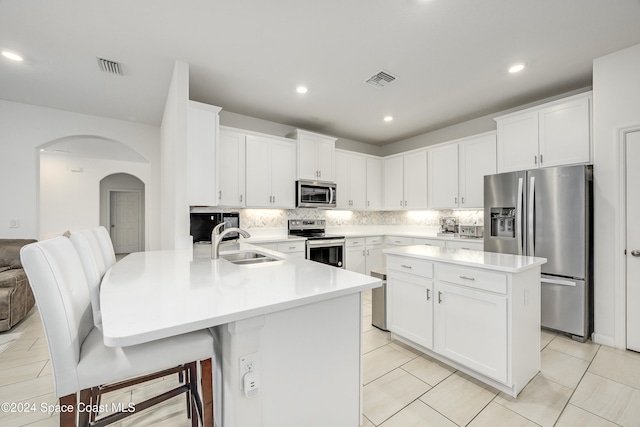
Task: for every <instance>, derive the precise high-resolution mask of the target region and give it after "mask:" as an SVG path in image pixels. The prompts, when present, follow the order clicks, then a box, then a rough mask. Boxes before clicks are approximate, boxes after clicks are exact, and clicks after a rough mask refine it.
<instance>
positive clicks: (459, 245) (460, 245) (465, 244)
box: [447, 239, 484, 251]
mask: <svg viewBox="0 0 640 427" xmlns="http://www.w3.org/2000/svg"><path fill="white" fill-rule="evenodd" d="M447 247H448V248H454V249H471V250H472V251H481V250H482V249H483V248H484V241H483V240H468V239H467V240H466V241H462V240H456V241H453V242H447Z"/></svg>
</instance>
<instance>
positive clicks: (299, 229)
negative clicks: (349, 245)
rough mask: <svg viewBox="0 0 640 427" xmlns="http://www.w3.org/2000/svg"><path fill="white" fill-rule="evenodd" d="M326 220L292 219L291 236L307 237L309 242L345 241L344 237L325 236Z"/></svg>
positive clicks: (290, 223) (290, 221)
mask: <svg viewBox="0 0 640 427" xmlns="http://www.w3.org/2000/svg"><path fill="white" fill-rule="evenodd" d="M325 225H326V221H325V220H324V219H290V220H289V235H291V236H298V237H306V238H307V239H308V240H320V239H344V236H337V235H334V234H325V232H324V230H325Z"/></svg>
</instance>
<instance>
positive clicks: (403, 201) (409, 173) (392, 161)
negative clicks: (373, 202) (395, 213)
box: [384, 150, 427, 210]
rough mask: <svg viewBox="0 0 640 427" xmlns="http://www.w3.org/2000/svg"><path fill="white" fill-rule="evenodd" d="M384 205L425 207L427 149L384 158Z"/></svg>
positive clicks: (397, 208)
mask: <svg viewBox="0 0 640 427" xmlns="http://www.w3.org/2000/svg"><path fill="white" fill-rule="evenodd" d="M384 207H385V210H401V209H426V208H427V150H417V151H412V152H410V153H408V154H404V155H397V156H392V157H386V158H385V159H384Z"/></svg>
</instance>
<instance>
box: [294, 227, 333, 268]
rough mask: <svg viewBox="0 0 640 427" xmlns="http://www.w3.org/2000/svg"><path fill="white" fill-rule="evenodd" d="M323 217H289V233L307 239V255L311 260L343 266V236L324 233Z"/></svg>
mask: <svg viewBox="0 0 640 427" xmlns="http://www.w3.org/2000/svg"><path fill="white" fill-rule="evenodd" d="M325 227H326V221H325V220H324V219H290V220H289V235H290V236H296V237H305V238H306V239H307V256H306V258H307V259H308V260H311V261H316V262H321V263H323V264H329V265H333V266H334V267H339V268H344V252H345V237H344V236H335V235H331V234H325V232H324V231H325Z"/></svg>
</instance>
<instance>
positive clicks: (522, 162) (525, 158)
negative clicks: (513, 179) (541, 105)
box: [497, 111, 538, 173]
mask: <svg viewBox="0 0 640 427" xmlns="http://www.w3.org/2000/svg"><path fill="white" fill-rule="evenodd" d="M497 127H498V156H497V157H498V173H502V172H512V171H520V170H527V169H533V168H537V167H538V112H537V111H532V112H529V113H523V114H519V115H517V116H510V117H507V118H504V119H499V120H498V121H497Z"/></svg>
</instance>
